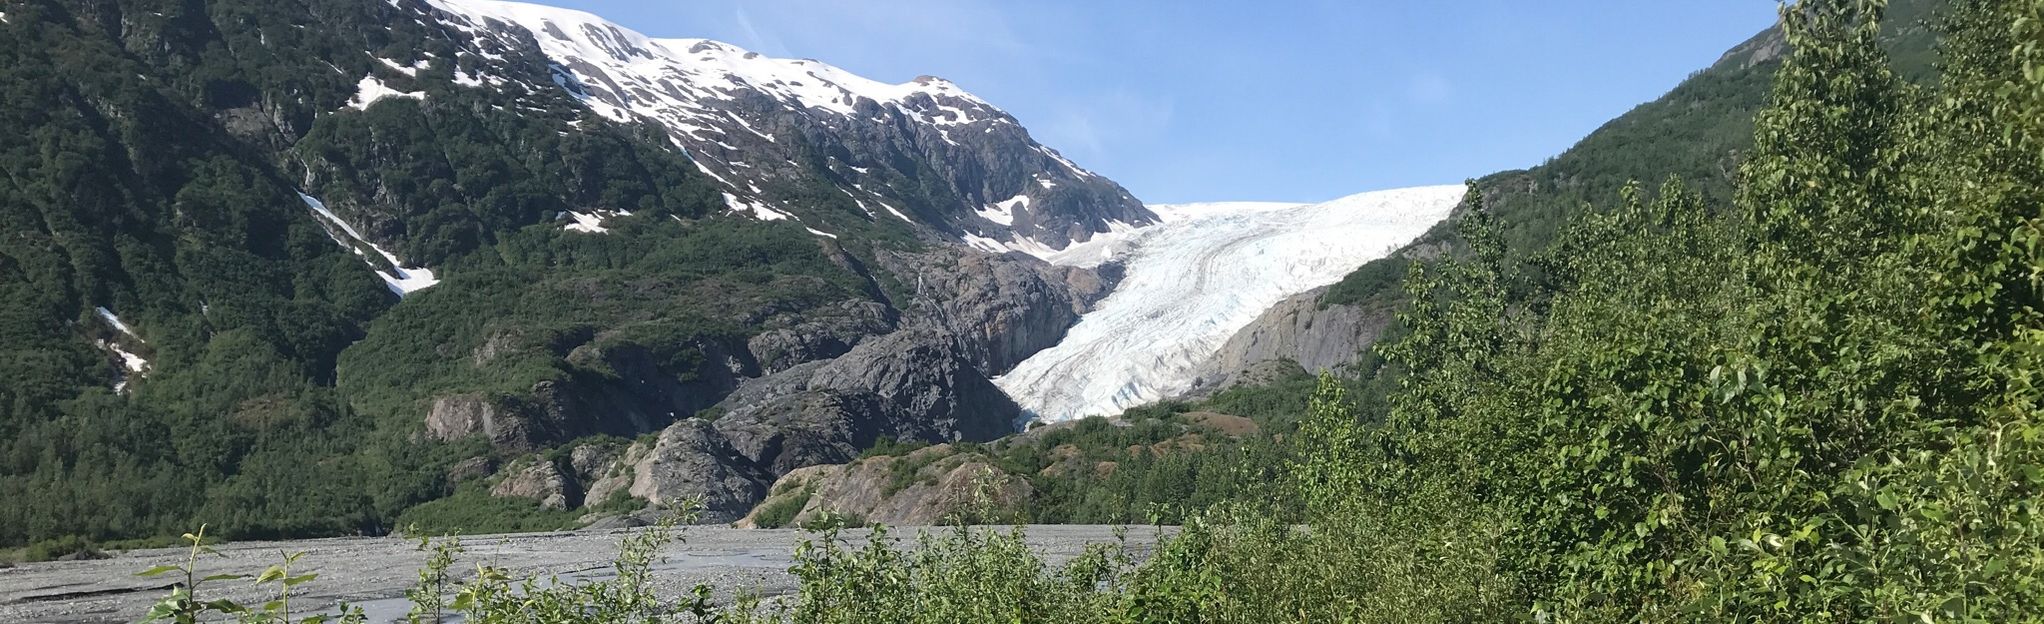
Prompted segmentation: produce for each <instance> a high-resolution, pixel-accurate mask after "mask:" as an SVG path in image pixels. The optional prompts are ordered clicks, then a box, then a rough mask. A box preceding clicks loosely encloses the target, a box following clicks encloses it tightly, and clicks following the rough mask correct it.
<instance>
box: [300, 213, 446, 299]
mask: <svg viewBox="0 0 2044 624" xmlns="http://www.w3.org/2000/svg"><path fill="white" fill-rule="evenodd" d="M298 199H301V200H304V201H305V207H307V208H311V209H312V214H314V215H317V216H318V217H319V219H320V226H321V227H324V228H328V229H327V233H326V235H327V237H329V238H332V239H334V242H335V243H338V244H340V246H342V247H345V248H347V249H349V250H351V251H354V252H355V255H357V256H363V253H362V247H357V246H356V245H355V244H350V243H349V242H347V241H344V240H341V237H340V236H339V235H336V234H334V230H336V229H338V230H340V231H341V232H343V233H345V234H347V235H348V238H351V239H354V240H355V243H358V244H360V245H362V246H366V247H368V248H369V249H370V250H371V251H375V252H376V255H379V256H383V259H384V260H385V261H386V262H389V263H390V270H389V271H385V270H383V268H382V267H379V266H377V265H376V263H375V262H372V261H370V260H369V258H368V257H367V256H364V257H363V258H362V262H364V263H367V264H368V265H369V268H370V269H371V270H373V271H375V272H376V276H377V277H379V278H382V279H383V286H384V287H385V288H389V289H390V292H393V293H397V296H399V297H403V296H405V295H409V294H412V293H415V292H418V291H421V290H425V289H426V288H428V287H431V286H432V285H434V284H438V283H440V280H439V279H438V278H435V277H433V270H432V269H427V268H423V267H420V268H411V267H406V266H405V263H404V261H403V260H399V259H398V258H397V256H396V255H395V254H392V253H390V252H388V251H384V250H383V248H382V247H378V246H376V243H372V242H369V239H367V238H363V237H362V233H360V232H356V231H355V228H354V227H353V226H350V225H348V222H346V221H342V220H341V217H340V216H339V215H336V214H334V213H333V211H331V210H327V208H326V203H325V202H322V201H319V200H318V199H314V198H313V197H312V196H311V195H306V194H304V193H299V194H298Z"/></svg>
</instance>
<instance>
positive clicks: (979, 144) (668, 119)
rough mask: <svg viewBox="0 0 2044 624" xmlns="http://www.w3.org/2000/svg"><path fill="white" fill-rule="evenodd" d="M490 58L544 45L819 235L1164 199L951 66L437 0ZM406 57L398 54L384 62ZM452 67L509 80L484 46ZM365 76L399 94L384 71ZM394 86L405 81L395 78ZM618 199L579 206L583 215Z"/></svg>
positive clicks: (708, 164)
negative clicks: (893, 73)
mask: <svg viewBox="0 0 2044 624" xmlns="http://www.w3.org/2000/svg"><path fill="white" fill-rule="evenodd" d="M429 4H430V6H431V7H432V8H434V9H435V10H436V11H435V14H436V17H438V18H439V19H441V20H442V21H443V22H444V23H445V24H446V25H447V26H449V27H450V28H452V29H454V30H457V31H460V32H463V33H465V34H466V35H467V36H468V40H469V41H471V42H472V45H473V49H470V50H466V52H468V53H469V55H470V56H473V57H475V58H477V59H481V60H483V61H489V60H496V59H503V58H506V57H509V56H513V55H515V54H517V53H519V52H535V51H536V52H537V53H538V54H540V55H543V56H544V58H545V59H546V61H547V63H548V64H549V66H550V69H551V72H552V75H553V80H554V82H555V83H556V84H558V85H559V86H560V87H561V88H564V89H567V90H568V91H569V92H570V93H572V94H573V95H575V96H576V97H577V98H578V99H580V100H582V102H583V103H584V104H586V105H587V106H589V107H590V108H591V109H592V110H594V111H595V112H597V113H599V114H601V115H602V116H604V117H607V118H609V119H612V120H615V121H620V122H640V121H645V122H651V123H654V124H657V125H658V126H660V127H661V128H663V129H664V130H665V131H666V134H667V135H668V137H669V139H670V140H671V141H672V142H673V143H674V144H675V145H676V146H679V147H681V148H682V149H684V150H686V151H687V152H688V154H689V155H690V157H691V158H692V159H693V160H694V161H695V165H696V167H697V168H698V169H700V170H701V171H702V172H703V173H704V174H705V175H706V176H708V177H710V178H712V179H715V180H716V181H717V182H718V183H719V184H720V185H721V186H722V187H723V188H724V197H725V201H726V203H727V204H728V205H729V206H730V208H731V209H732V210H733V211H737V212H743V213H748V214H750V215H752V216H754V217H756V218H759V219H763V220H779V219H794V220H798V221H801V222H802V223H803V224H804V225H805V226H807V227H809V228H810V229H811V231H813V232H816V233H818V234H819V235H830V234H831V232H832V231H833V230H834V229H835V228H833V226H832V224H833V223H845V221H844V220H845V219H861V220H865V221H868V222H874V221H881V222H885V221H897V222H902V223H903V224H905V225H906V226H907V227H910V228H912V229H915V230H917V231H918V232H920V233H922V234H924V235H926V236H934V237H939V238H943V239H948V240H951V241H953V242H962V243H965V244H968V245H971V246H973V247H976V248H980V249H984V250H987V251H990V252H1005V251H1010V250H1014V251H1023V252H1026V253H1031V254H1035V255H1039V256H1042V255H1049V254H1051V253H1054V252H1055V251H1057V250H1060V249H1062V248H1064V247H1066V246H1068V245H1070V244H1072V243H1074V242H1080V241H1085V240H1089V239H1091V238H1092V237H1093V235H1094V234H1096V233H1105V232H1110V231H1115V230H1127V229H1130V228H1133V227H1135V226H1140V225H1145V224H1148V223H1151V222H1153V221H1154V218H1155V217H1154V215H1152V214H1151V213H1150V212H1149V211H1148V210H1146V209H1145V208H1144V207H1143V205H1142V203H1141V202H1139V201H1137V200H1136V199H1135V197H1134V196H1132V195H1130V194H1129V193H1128V191H1127V190H1124V189H1123V188H1121V186H1120V185H1117V184H1115V183H1114V182H1113V181H1111V180H1108V179H1106V178H1104V177H1101V176H1099V175H1097V174H1094V173H1093V172H1090V171H1087V170H1085V169H1084V168H1081V167H1079V166H1078V165H1077V164H1074V163H1073V162H1071V161H1070V160H1068V159H1066V158H1065V157H1064V156H1062V155H1060V154H1058V153H1057V152H1056V151H1055V150H1052V149H1050V148H1048V147H1045V146H1043V145H1041V144H1038V143H1036V142H1035V141H1034V140H1033V139H1031V138H1030V136H1029V133H1028V131H1027V130H1026V129H1024V128H1023V127H1022V125H1021V124H1020V123H1018V122H1017V121H1016V120H1015V118H1014V117H1011V116H1009V115H1008V114H1007V113H1006V112H1003V111H1002V110H1001V109H999V108H997V107H995V106H994V105H992V104H990V103H988V102H987V101H985V100H982V99H980V98H979V97H977V96H974V95H973V94H971V93H968V92H966V91H965V90H964V89H961V88H959V87H958V86H957V85H955V84H952V83H951V82H949V81H946V80H944V79H941V78H935V77H929V76H924V77H920V78H917V79H915V80H913V81H910V82H906V83H902V84H887V83H883V82H879V81H875V80H870V79H867V78H864V77H861V76H858V75H855V74H852V73H851V72H847V71H845V70H842V69H839V68H837V67H833V66H831V65H827V64H824V63H821V62H817V61H814V60H807V59H777V58H770V57H766V56H763V55H760V54H757V53H754V52H749V51H746V50H743V49H740V48H738V47H737V46H733V45H731V44H727V43H721V42H717V41H711V40H707V39H655V38H651V37H647V36H645V35H642V34H640V33H638V32H635V31H632V30H630V29H627V28H624V27H621V26H618V25H617V24H613V23H610V22H608V21H605V20H603V19H602V18H600V17H597V16H595V15H591V14H588V13H584V12H581V11H574V10H568V9H561V8H555V7H548V6H541V5H535V4H524V3H516V2H499V1H496V0H430V2H429ZM387 63H390V64H392V66H393V67H395V68H399V69H400V71H402V69H403V68H404V67H405V66H404V65H403V64H402V63H401V62H390V61H387ZM463 65H464V67H463V69H462V70H461V71H460V72H458V73H457V78H456V79H457V81H460V82H463V83H464V84H470V85H489V84H500V83H503V82H507V81H509V80H510V78H507V77H504V76H499V75H495V74H493V73H491V71H490V65H489V63H488V62H482V63H467V62H465V63H464V64H463ZM363 91H364V92H365V93H368V94H370V96H369V97H372V98H373V97H375V96H376V95H384V96H386V97H387V96H389V95H390V94H391V92H390V91H389V90H388V89H386V88H384V87H382V85H380V84H377V85H365V86H364V89H363ZM395 94H396V95H400V96H402V95H405V94H403V93H395ZM607 216H611V215H605V214H595V215H578V219H581V220H582V221H593V222H591V223H582V222H580V221H578V223H577V224H576V225H578V226H580V227H584V228H592V227H601V223H600V221H601V219H602V218H604V217H607Z"/></svg>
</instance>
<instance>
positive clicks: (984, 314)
mask: <svg viewBox="0 0 2044 624" xmlns="http://www.w3.org/2000/svg"><path fill="white" fill-rule="evenodd" d="M880 263H881V266H882V268H884V269H886V270H887V271H888V272H889V273H892V274H893V275H895V276H896V278H897V279H899V280H901V282H902V283H903V284H904V285H905V286H906V287H908V288H912V289H914V290H913V291H912V293H913V294H912V296H911V298H910V300H909V302H908V303H907V304H906V305H905V306H904V308H905V309H904V311H903V316H905V317H907V320H908V321H909V323H911V324H912V325H914V326H918V327H926V328H929V329H932V330H935V331H941V332H944V333H947V334H950V335H951V336H953V337H954V338H956V340H957V343H958V348H959V351H960V353H961V354H962V355H963V356H964V357H965V358H966V359H967V360H968V361H970V362H972V363H973V365H974V366H977V367H978V368H979V369H980V370H982V371H985V372H986V373H987V374H988V375H989V376H991V375H998V374H1000V373H1003V372H1006V371H1007V370H1008V369H1010V368H1014V366H1015V364H1016V363H1018V362H1021V361H1022V360H1023V359H1024V358H1027V357H1029V356H1030V355H1033V354H1035V353H1036V352H1037V351H1042V350H1044V349H1046V348H1049V347H1050V346H1052V345H1055V344H1057V342H1058V341H1059V340H1061V339H1063V338H1064V335H1065V331H1066V330H1067V329H1070V328H1071V326H1072V324H1073V323H1077V322H1078V320H1079V315H1081V314H1084V313H1086V312H1087V311H1088V310H1090V309H1091V307H1092V305H1093V303H1094V302H1097V301H1099V300H1100V299H1101V298H1102V297H1105V296H1107V293H1108V292H1109V291H1111V290H1112V289H1113V288H1114V282H1113V281H1112V279H1111V278H1112V277H1114V275H1115V274H1114V273H1113V272H1111V271H1108V272H1098V271H1095V270H1092V269H1083V268H1078V267H1061V266H1055V265H1051V264H1049V263H1045V262H1042V261H1039V260H1036V259H1034V258H1029V257H1026V256H1021V255H1020V254H1009V255H1002V256H989V255H986V254H979V253H972V252H969V251H965V250H962V249H955V248H936V249H932V250H929V251H924V252H919V253H896V252H886V253H882V254H880ZM1103 273H1105V275H1104V276H1103Z"/></svg>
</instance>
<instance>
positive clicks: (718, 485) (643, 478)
mask: <svg viewBox="0 0 2044 624" xmlns="http://www.w3.org/2000/svg"><path fill="white" fill-rule="evenodd" d="M771 481H772V477H770V476H768V475H767V474H766V473H764V472H762V471H761V470H760V469H759V468H758V467H757V466H754V465H753V464H752V463H750V462H747V461H745V460H744V458H742V457H740V456H738V454H737V453H736V452H735V451H733V450H732V449H731V445H730V444H729V443H728V442H727V441H725V440H724V438H723V436H722V435H720V434H718V433H717V430H716V429H715V428H712V427H711V426H710V423H708V422H706V421H703V420H700V419H689V420H684V421H681V422H677V423H674V425H672V426H669V427H668V428H667V429H666V430H664V431H661V432H660V438H659V441H657V442H655V443H654V444H653V447H652V448H651V449H650V450H649V451H647V452H646V453H645V454H644V456H643V457H642V458H640V459H639V461H638V462H637V463H636V464H634V465H633V480H632V486H631V493H632V495H633V496H636V497H639V498H643V499H645V500H646V501H647V502H650V503H653V504H655V505H675V504H680V503H683V502H685V501H697V502H700V503H701V504H702V508H701V512H702V516H701V518H700V520H701V521H702V522H709V523H721V522H731V521H733V520H736V519H738V518H740V517H743V516H744V515H745V514H746V512H748V511H751V509H752V505H753V503H755V502H757V501H758V500H759V499H761V498H763V497H765V496H766V488H767V484H768V483H770V482H771Z"/></svg>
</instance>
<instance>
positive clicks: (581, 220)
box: [561, 210, 632, 234]
mask: <svg viewBox="0 0 2044 624" xmlns="http://www.w3.org/2000/svg"><path fill="white" fill-rule="evenodd" d="M629 216H632V213H631V211H629V210H597V211H594V212H572V211H571V212H569V213H568V217H569V218H571V219H573V220H574V223H570V224H567V225H564V226H561V229H563V230H567V231H570V232H587V233H590V234H608V233H610V229H609V228H606V227H603V220H604V219H608V218H611V217H629Z"/></svg>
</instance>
